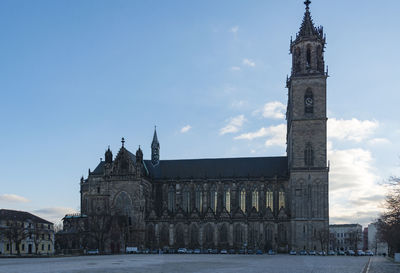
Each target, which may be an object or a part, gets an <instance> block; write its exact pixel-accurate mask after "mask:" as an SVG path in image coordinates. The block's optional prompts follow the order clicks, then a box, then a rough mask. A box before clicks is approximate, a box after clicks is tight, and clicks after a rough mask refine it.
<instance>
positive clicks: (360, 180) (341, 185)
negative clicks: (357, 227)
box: [328, 143, 385, 224]
mask: <svg viewBox="0 0 400 273" xmlns="http://www.w3.org/2000/svg"><path fill="white" fill-rule="evenodd" d="M328 158H329V160H330V163H331V164H330V173H329V184H330V186H329V189H330V197H329V199H330V216H331V222H332V223H346V221H347V223H350V222H351V223H360V224H367V223H368V222H370V221H372V220H373V219H374V218H376V217H377V216H378V214H379V212H380V211H381V203H382V201H383V200H384V195H385V193H384V188H383V187H382V186H380V185H379V184H378V182H379V179H380V178H379V176H377V175H376V170H375V168H374V159H373V156H372V153H371V152H370V151H368V150H365V149H361V148H354V149H347V150H335V149H333V148H332V143H329V145H328Z"/></svg>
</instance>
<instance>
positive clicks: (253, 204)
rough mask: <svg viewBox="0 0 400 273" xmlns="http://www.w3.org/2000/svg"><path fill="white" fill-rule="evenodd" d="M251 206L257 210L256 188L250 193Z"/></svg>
mask: <svg viewBox="0 0 400 273" xmlns="http://www.w3.org/2000/svg"><path fill="white" fill-rule="evenodd" d="M251 200H252V206H253V207H254V208H256V210H257V211H258V190H257V189H255V190H254V191H253V194H252V198H251Z"/></svg>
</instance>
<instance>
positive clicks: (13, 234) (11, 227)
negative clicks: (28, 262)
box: [3, 221, 27, 255]
mask: <svg viewBox="0 0 400 273" xmlns="http://www.w3.org/2000/svg"><path fill="white" fill-rule="evenodd" d="M3 234H4V237H5V238H6V239H7V241H8V243H9V245H10V254H13V251H12V246H13V243H14V244H15V248H16V250H17V254H18V255H21V250H20V248H19V246H20V244H21V242H22V240H24V239H25V238H26V236H27V230H26V228H25V226H24V223H23V222H18V221H10V222H9V223H8V224H7V227H6V228H4V230H3Z"/></svg>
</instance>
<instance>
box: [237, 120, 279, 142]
mask: <svg viewBox="0 0 400 273" xmlns="http://www.w3.org/2000/svg"><path fill="white" fill-rule="evenodd" d="M261 137H268V139H267V140H266V141H265V146H267V147H270V146H282V147H284V146H285V145H286V124H279V125H276V126H270V127H266V128H265V127H263V128H261V129H260V130H258V131H256V132H252V133H245V134H241V135H239V136H237V137H235V139H236V140H240V139H247V140H253V139H255V138H261Z"/></svg>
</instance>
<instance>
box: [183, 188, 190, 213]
mask: <svg viewBox="0 0 400 273" xmlns="http://www.w3.org/2000/svg"><path fill="white" fill-rule="evenodd" d="M183 210H184V211H186V212H190V191H189V189H188V188H185V189H184V191H183Z"/></svg>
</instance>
